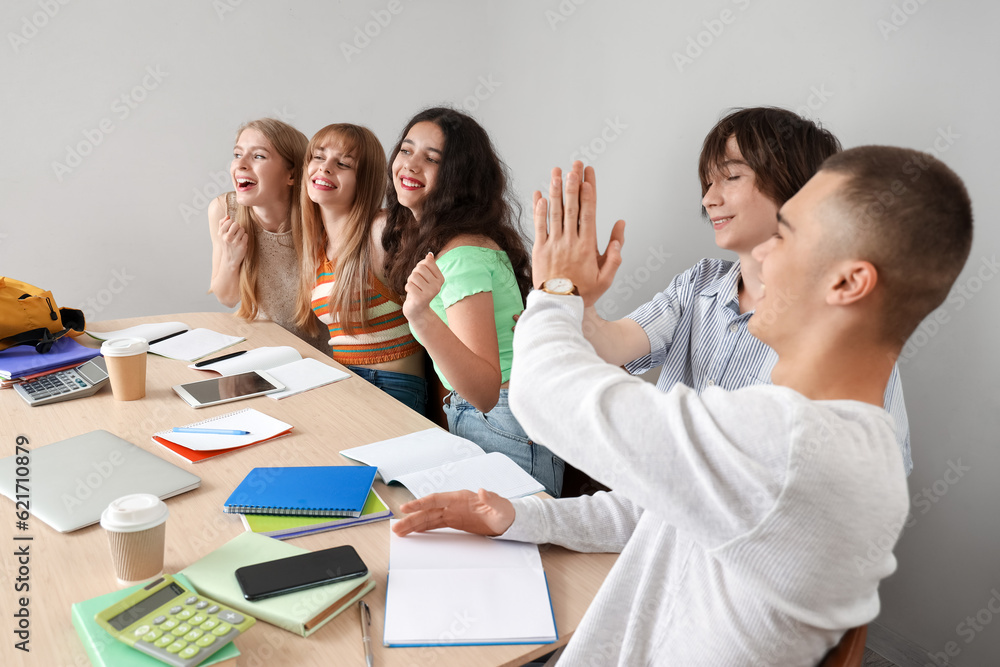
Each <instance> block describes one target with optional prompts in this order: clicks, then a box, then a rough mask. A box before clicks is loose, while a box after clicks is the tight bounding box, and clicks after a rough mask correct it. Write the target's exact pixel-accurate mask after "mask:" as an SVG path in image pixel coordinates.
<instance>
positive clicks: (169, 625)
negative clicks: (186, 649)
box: [160, 618, 183, 634]
mask: <svg viewBox="0 0 1000 667" xmlns="http://www.w3.org/2000/svg"><path fill="white" fill-rule="evenodd" d="M176 627H177V621H175V620H174V619H172V618H168V619H167V620H166V621H165V622H164V623H163V625H161V626H160V630H173V629H174V628H176ZM182 634H183V633H182Z"/></svg>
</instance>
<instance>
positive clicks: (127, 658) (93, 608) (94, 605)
mask: <svg viewBox="0 0 1000 667" xmlns="http://www.w3.org/2000/svg"><path fill="white" fill-rule="evenodd" d="M174 578H175V579H177V580H178V581H179V582H181V584H183V585H184V586H186V587H188V588H190V589H194V586H192V585H191V582H190V581H189V580H188V579H186V578H185V577H184V575H182V574H175V575H174ZM147 583H148V582H143V583H141V584H136V585H135V586H130V587H129V588H125V589H123V590H120V591H112V592H110V593H105V594H104V595H98V596H97V597H96V598H91V599H89V600H84V601H83V602H74V603H73V604H72V606H71V607H70V609H71V611H72V617H73V626H74V627H75V628H76V634H78V635H79V636H80V641H81V642H83V648H84V649H86V651H87V657H89V658H90V662H91V663H92V664H93V665H94V666H95V667H147V666H148V667H164V664H165V663H162V662H160V661H159V660H157V659H156V658H154V657H153V656H150V655H146V654H145V653H143V652H142V651H137V650H136V649H134V648H132V647H131V646H129V645H128V644H126V643H124V642H120V641H118V640H117V639H115V638H114V637H112V636H111V635H109V634H108V633H107V632H106V631H105V630H104V628H102V627H101V626H100V625H98V624H97V621H95V620H94V616H95V615H96V614H97V613H98V612H100V611H104V610H105V609H107V608H108V607H110V606H111V605H113V604H114V603H116V602H118V601H119V600H123V599H125V598H127V597H128V596H129V595H131V594H132V593H134V592H135V591H137V590H139V589H140V588H142V587H143V586H145V585H146V584H147ZM209 597H211V596H209ZM239 654H240V651H239V649H238V648H236V644H234V643H233V642H229V644H228V645H227V646H224V647H222V648H221V649H219V650H218V651H216V652H215V653H214V654H212V655H211V656H209V658H208V660H206V661H205V662H203V663H202V664H201V665H199V667H207V666H208V665H217V664H219V663H220V662H226V661H228V660H232V661H234V662H235V660H236V656H238V655H239Z"/></svg>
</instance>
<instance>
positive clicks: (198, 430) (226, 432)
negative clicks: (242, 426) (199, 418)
mask: <svg viewBox="0 0 1000 667" xmlns="http://www.w3.org/2000/svg"><path fill="white" fill-rule="evenodd" d="M173 432H174V433H207V434H209V435H250V431H237V430H232V429H227V428H185V427H183V426H175V427H174V428H173Z"/></svg>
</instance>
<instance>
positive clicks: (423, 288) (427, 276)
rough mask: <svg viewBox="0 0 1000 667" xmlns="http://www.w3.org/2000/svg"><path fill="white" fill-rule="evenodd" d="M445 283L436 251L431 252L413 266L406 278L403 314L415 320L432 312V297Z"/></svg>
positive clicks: (412, 320)
mask: <svg viewBox="0 0 1000 667" xmlns="http://www.w3.org/2000/svg"><path fill="white" fill-rule="evenodd" d="M442 285H444V275H443V274H442V273H441V269H439V268H438V265H437V262H436V261H434V253H432V252H429V253H427V256H426V257H424V258H423V259H422V260H420V262H419V263H418V264H417V265H416V266H415V267H413V271H411V272H410V277H409V278H407V280H406V300H405V301H404V302H403V316H404V317H406V319H407V320H409V321H410V322H415V321H417V320H419V319H421V318H423V317H425V316H426V315H427V313H428V312H430V305H431V299H433V298H434V297H435V296H437V293H438V292H440V291H441V286H442Z"/></svg>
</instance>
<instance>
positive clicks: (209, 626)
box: [192, 618, 219, 632]
mask: <svg viewBox="0 0 1000 667" xmlns="http://www.w3.org/2000/svg"><path fill="white" fill-rule="evenodd" d="M192 620H193V619H192ZM218 624H219V622H218V621H217V620H215V619H214V618H210V619H208V620H207V621H205V622H204V623H202V624H200V625H199V626H198V627H200V628H201V629H202V630H204V631H205V632H208V631H209V630H211V629H212V628H214V627H215V626H217V625H218Z"/></svg>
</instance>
